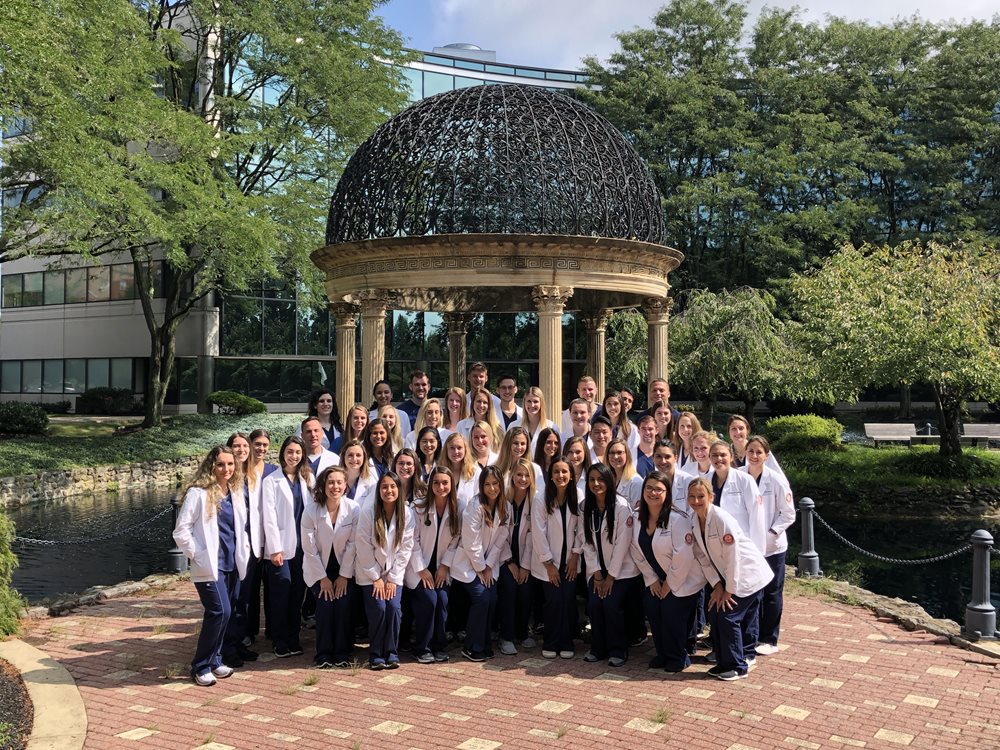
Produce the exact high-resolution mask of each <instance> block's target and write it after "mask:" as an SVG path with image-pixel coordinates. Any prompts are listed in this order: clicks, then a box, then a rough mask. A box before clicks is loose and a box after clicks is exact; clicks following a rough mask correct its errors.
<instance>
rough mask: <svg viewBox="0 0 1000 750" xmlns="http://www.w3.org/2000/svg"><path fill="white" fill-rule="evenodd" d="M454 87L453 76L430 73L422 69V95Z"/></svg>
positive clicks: (426, 95)
mask: <svg viewBox="0 0 1000 750" xmlns="http://www.w3.org/2000/svg"><path fill="white" fill-rule="evenodd" d="M454 87H455V77H454V76H450V75H445V74H444V73H431V72H430V71H424V96H425V97H428V96H433V95H434V94H442V93H444V92H445V91H451V90H452V89H453V88H454Z"/></svg>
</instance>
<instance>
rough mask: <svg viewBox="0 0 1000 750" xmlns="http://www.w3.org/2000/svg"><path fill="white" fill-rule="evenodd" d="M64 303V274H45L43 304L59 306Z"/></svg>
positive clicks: (55, 272) (60, 271) (59, 272)
mask: <svg viewBox="0 0 1000 750" xmlns="http://www.w3.org/2000/svg"><path fill="white" fill-rule="evenodd" d="M65 301H66V274H65V273H64V272H63V271H62V270H59V271H46V272H45V300H44V302H45V304H46V305H61V304H63V302H65Z"/></svg>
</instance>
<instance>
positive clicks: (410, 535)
mask: <svg viewBox="0 0 1000 750" xmlns="http://www.w3.org/2000/svg"><path fill="white" fill-rule="evenodd" d="M416 515H417V514H416V513H413V512H412V511H411V510H410V509H409V508H407V510H406V528H405V529H404V530H403V538H402V539H401V540H400V542H399V547H397V548H396V556H395V559H394V561H393V565H392V568H391V569H390V570H389V580H390V581H392V582H393V583H395V584H396V585H397V586H402V585H403V574H404V573H405V572H406V565H407V563H408V562H409V560H410V554H411V553H412V552H413V550H414V547H416V546H417V545H416V541H415V540H414V531H413V529H414V526H415V519H416ZM389 543H390V544H391V543H392V540H389ZM424 567H427V566H426V565H425V566H424ZM421 570H423V568H421Z"/></svg>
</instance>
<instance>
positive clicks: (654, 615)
mask: <svg viewBox="0 0 1000 750" xmlns="http://www.w3.org/2000/svg"><path fill="white" fill-rule="evenodd" d="M642 595H643V604H644V605H645V608H646V618H647V619H648V620H649V628H650V630H651V631H652V633H653V646H654V647H655V649H656V655H657V656H658V657H660V659H661V660H662V661H663V666H664V667H666V668H667V669H670V670H677V669H684V668H685V667H687V666H689V665H690V664H691V658H690V654H691V653H693V652H694V643H695V638H694V636H693V635H692V633H691V631H692V630H693V628H694V623H695V621H696V619H697V615H698V612H699V611H700V610H701V596H702V592H701V591H699V592H698V593H696V594H692V595H691V596H683V597H681V596H674V594H673V593H672V592H671V593H669V594H667V595H666V597H664V598H663V599H660V598H659V597H656V596H653V595H652V594H651V593H649V589H648V588H645V589H643V592H642Z"/></svg>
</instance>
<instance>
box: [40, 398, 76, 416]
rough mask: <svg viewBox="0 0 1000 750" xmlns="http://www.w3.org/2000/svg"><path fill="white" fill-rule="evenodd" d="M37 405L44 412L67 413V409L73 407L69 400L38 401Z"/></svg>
mask: <svg viewBox="0 0 1000 750" xmlns="http://www.w3.org/2000/svg"><path fill="white" fill-rule="evenodd" d="M38 405H39V406H40V407H42V408H43V409H44V410H45V413H46V414H69V410H70V409H72V408H73V404H71V403H70V402H69V401H40V402H39V403H38Z"/></svg>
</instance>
